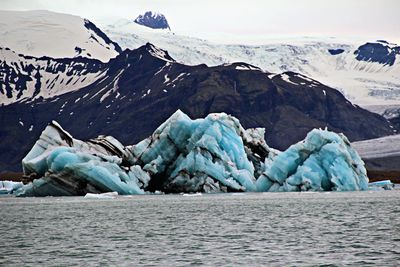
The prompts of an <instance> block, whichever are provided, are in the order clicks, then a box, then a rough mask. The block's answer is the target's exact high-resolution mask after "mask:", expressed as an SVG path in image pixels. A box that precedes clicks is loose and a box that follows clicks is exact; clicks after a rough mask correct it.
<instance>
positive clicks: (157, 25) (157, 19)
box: [134, 11, 171, 30]
mask: <svg viewBox="0 0 400 267" xmlns="http://www.w3.org/2000/svg"><path fill="white" fill-rule="evenodd" d="M134 22H136V23H137V24H140V25H143V26H146V27H149V28H152V29H169V30H171V28H170V27H169V24H168V21H167V19H166V18H165V16H164V15H163V14H160V13H157V12H152V11H147V12H146V13H144V15H139V16H138V17H137V18H136V19H135V20H134Z"/></svg>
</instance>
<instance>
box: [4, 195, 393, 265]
mask: <svg viewBox="0 0 400 267" xmlns="http://www.w3.org/2000/svg"><path fill="white" fill-rule="evenodd" d="M0 217H1V221H0V230H1V239H2V240H1V242H0V265H1V266H71V265H74V266H77V265H78V266H79V265H81V266H98V265H102V266H138V265H145V266H188V265H206V266H260V265H263V266H303V265H306V266H310V265H313V266H315V265H317V266H318V265H322V266H344V265H356V266H368V265H371V266H399V265H400V190H393V191H383V192H349V193H334V192H332V193H258V194H247V193H246V194H214V195H205V194H203V195H201V196H199V195H194V196H186V195H184V196H183V195H148V196H130V197H118V198H116V199H100V200H99V199H97V200H96V199H84V198H83V197H63V198H55V197H48V198H14V197H10V196H8V197H0Z"/></svg>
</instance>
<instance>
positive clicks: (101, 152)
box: [15, 110, 368, 196]
mask: <svg viewBox="0 0 400 267" xmlns="http://www.w3.org/2000/svg"><path fill="white" fill-rule="evenodd" d="M264 135H265V129H263V128H252V129H244V128H243V127H242V125H241V124H240V122H239V120H238V119H236V118H235V117H233V116H231V115H227V114H225V113H213V114H209V115H208V116H207V117H206V118H202V119H195V120H192V119H190V118H189V117H188V116H187V115H186V114H185V113H183V112H182V111H180V110H178V111H176V112H175V113H174V114H173V115H172V116H171V117H170V118H169V119H167V120H166V121H165V122H164V123H163V124H161V125H160V126H159V127H158V128H157V129H156V130H155V131H154V132H153V134H152V135H151V136H149V137H148V138H146V139H144V140H143V141H141V142H139V143H138V144H136V145H130V146H124V145H122V144H121V143H120V142H119V141H118V140H116V139H115V138H113V137H111V136H99V137H97V138H95V139H90V140H88V141H86V142H84V141H81V140H78V139H75V138H73V137H72V136H71V135H70V134H69V133H68V132H67V131H65V130H64V129H63V128H62V127H61V126H60V125H59V124H58V123H57V122H55V121H53V122H51V123H50V124H49V125H48V126H47V127H46V129H45V130H44V131H43V133H42V134H41V136H40V138H39V139H38V141H37V142H36V143H35V145H34V146H33V147H32V149H31V151H30V152H29V153H28V154H27V155H26V156H25V158H24V159H23V160H22V166H23V171H24V176H25V177H27V178H28V179H30V180H31V182H30V183H29V184H27V185H25V186H23V187H22V188H20V189H18V190H17V191H16V192H15V194H16V195H17V196H75V195H81V196H84V195H86V194H88V193H89V194H101V193H106V192H116V193H117V194H119V195H131V194H148V193H153V192H164V193H197V192H203V193H222V192H285V191H353V190H367V189H368V177H367V174H366V169H365V167H364V162H363V161H362V159H361V158H360V156H359V155H358V154H357V152H356V151H355V150H354V149H353V148H352V147H351V145H350V142H349V141H348V140H347V138H346V137H345V136H344V135H343V134H336V133H333V132H330V131H328V130H321V129H314V130H312V131H311V132H309V133H308V135H307V137H306V138H305V139H304V140H303V141H301V142H299V143H297V144H294V145H292V146H291V147H289V148H288V149H287V150H285V151H282V152H281V151H278V150H276V149H273V148H271V147H269V146H268V145H267V143H266V141H265V139H264Z"/></svg>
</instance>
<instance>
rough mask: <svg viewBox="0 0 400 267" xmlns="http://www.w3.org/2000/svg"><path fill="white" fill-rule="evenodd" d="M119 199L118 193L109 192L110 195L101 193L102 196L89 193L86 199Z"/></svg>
mask: <svg viewBox="0 0 400 267" xmlns="http://www.w3.org/2000/svg"><path fill="white" fill-rule="evenodd" d="M116 197H118V193H117V192H108V193H101V194H93V193H87V194H86V195H85V196H84V198H89V199H114V198H116Z"/></svg>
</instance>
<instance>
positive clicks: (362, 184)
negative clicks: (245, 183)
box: [257, 129, 368, 192]
mask: <svg viewBox="0 0 400 267" xmlns="http://www.w3.org/2000/svg"><path fill="white" fill-rule="evenodd" d="M264 166H265V169H264V173H263V174H262V175H261V176H260V177H259V178H258V180H257V188H258V190H259V191H280V192H285V191H356V190H366V189H368V177H367V171H366V169H365V166H364V162H363V161H362V159H361V158H360V156H359V155H358V154H357V152H356V151H355V150H354V149H352V148H351V145H350V142H349V140H348V139H347V138H346V137H345V136H344V135H343V134H336V133H333V132H329V131H327V130H318V129H314V130H312V131H311V132H309V133H308V134H307V137H306V138H305V139H304V140H303V141H301V142H299V143H297V144H294V145H292V146H291V147H289V148H288V149H287V150H286V151H284V152H281V153H279V154H278V155H277V156H276V157H274V158H273V159H272V160H269V159H268V162H265V164H264Z"/></svg>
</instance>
